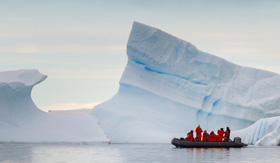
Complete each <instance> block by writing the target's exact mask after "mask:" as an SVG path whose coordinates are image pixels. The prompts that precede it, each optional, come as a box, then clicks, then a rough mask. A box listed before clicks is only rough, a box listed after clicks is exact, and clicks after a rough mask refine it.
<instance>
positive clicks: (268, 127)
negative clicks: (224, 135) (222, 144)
mask: <svg viewBox="0 0 280 163" xmlns="http://www.w3.org/2000/svg"><path fill="white" fill-rule="evenodd" d="M279 122H280V116H276V117H271V118H262V119H260V120H258V121H257V122H255V123H254V124H253V125H251V126H249V127H247V128H244V129H241V130H238V131H234V132H233V133H232V137H235V136H238V137H241V139H242V141H243V142H244V143H246V144H256V145H266V146H276V145H279V144H280V123H279Z"/></svg>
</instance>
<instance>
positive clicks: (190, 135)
mask: <svg viewBox="0 0 280 163" xmlns="http://www.w3.org/2000/svg"><path fill="white" fill-rule="evenodd" d="M188 140H189V141H194V138H193V134H192V133H191V132H190V133H189V137H188Z"/></svg>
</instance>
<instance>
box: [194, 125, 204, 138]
mask: <svg viewBox="0 0 280 163" xmlns="http://www.w3.org/2000/svg"><path fill="white" fill-rule="evenodd" d="M202 132H203V131H202V129H201V128H200V125H198V126H197V127H196V129H195V133H196V137H199V139H200V141H201V137H202V136H201V133H202Z"/></svg>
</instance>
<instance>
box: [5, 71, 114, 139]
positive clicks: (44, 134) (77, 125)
mask: <svg viewBox="0 0 280 163" xmlns="http://www.w3.org/2000/svg"><path fill="white" fill-rule="evenodd" d="M46 78H47V76H46V75H43V74H41V73H40V72H39V71H38V70H18V71H7V72H0V141H1V142H47V143H61V142H71V143H73V142H74V143H81V142H87V143H94V142H109V141H110V140H109V139H108V138H107V137H106V135H105V134H104V132H103V130H102V129H101V128H100V127H99V125H98V122H97V120H96V119H95V118H94V117H93V116H91V115H90V112H89V111H88V110H82V111H83V112H81V111H80V112H77V111H75V112H74V111H64V112H63V113H62V112H50V113H46V112H43V111H41V110H40V109H38V108H37V106H35V104H34V103H33V101H32V99H31V90H32V88H33V86H35V85H36V84H38V83H40V82H42V81H43V80H45V79H46ZM85 111H86V112H85ZM73 112H74V113H75V114H73ZM82 113H83V114H82Z"/></svg>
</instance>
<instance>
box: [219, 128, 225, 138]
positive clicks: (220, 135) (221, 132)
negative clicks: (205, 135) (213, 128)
mask: <svg viewBox="0 0 280 163" xmlns="http://www.w3.org/2000/svg"><path fill="white" fill-rule="evenodd" d="M217 133H218V137H217V141H222V140H223V137H224V134H225V132H224V129H223V128H221V129H220V130H218V132H217Z"/></svg>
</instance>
